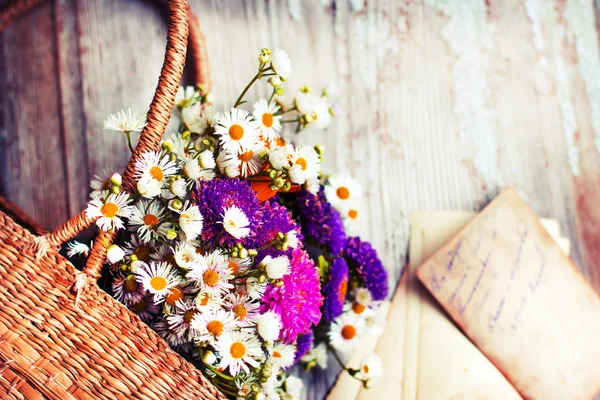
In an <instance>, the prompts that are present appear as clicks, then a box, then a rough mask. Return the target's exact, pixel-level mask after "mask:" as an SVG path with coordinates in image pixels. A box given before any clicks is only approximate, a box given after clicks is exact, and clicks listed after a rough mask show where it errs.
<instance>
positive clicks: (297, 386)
mask: <svg viewBox="0 0 600 400" xmlns="http://www.w3.org/2000/svg"><path fill="white" fill-rule="evenodd" d="M303 390H304V383H303V382H302V379H300V378H298V377H297V376H294V375H290V376H288V377H287V379H286V380H285V395H284V396H283V399H284V400H300V399H301V398H302V391H303Z"/></svg>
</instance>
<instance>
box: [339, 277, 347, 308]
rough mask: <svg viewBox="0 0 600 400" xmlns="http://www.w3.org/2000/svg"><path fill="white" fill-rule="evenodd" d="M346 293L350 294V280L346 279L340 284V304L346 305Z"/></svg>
mask: <svg viewBox="0 0 600 400" xmlns="http://www.w3.org/2000/svg"><path fill="white" fill-rule="evenodd" d="M346 293H348V278H347V277H345V278H344V280H343V281H342V283H341V284H340V288H339V290H338V298H339V300H340V303H342V304H343V303H344V300H345V299H346Z"/></svg>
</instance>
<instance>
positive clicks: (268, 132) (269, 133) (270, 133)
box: [252, 99, 282, 140]
mask: <svg viewBox="0 0 600 400" xmlns="http://www.w3.org/2000/svg"><path fill="white" fill-rule="evenodd" d="M279 109H280V107H279V106H278V105H277V104H276V103H267V100H265V99H260V100H259V101H258V102H256V103H254V112H253V113H252V115H253V116H254V119H255V120H256V122H258V128H259V130H260V134H261V135H262V136H263V137H264V138H265V139H267V140H275V139H277V138H278V137H279V136H280V133H281V129H282V127H281V122H280V120H281V116H280V115H275V113H277V111H279Z"/></svg>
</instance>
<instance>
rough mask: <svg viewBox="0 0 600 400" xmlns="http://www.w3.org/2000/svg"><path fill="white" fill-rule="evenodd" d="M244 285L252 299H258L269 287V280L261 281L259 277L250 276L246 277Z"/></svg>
mask: <svg viewBox="0 0 600 400" xmlns="http://www.w3.org/2000/svg"><path fill="white" fill-rule="evenodd" d="M244 286H245V287H246V293H247V294H248V296H250V298H251V299H253V300H257V299H260V298H261V297H262V296H263V295H264V294H265V290H266V289H267V282H266V281H265V282H264V283H260V282H259V281H258V278H255V277H250V278H248V279H246V281H245V282H244Z"/></svg>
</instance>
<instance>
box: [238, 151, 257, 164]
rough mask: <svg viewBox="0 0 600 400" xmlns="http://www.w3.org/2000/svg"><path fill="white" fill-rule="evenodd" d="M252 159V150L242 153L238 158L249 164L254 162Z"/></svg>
mask: <svg viewBox="0 0 600 400" xmlns="http://www.w3.org/2000/svg"><path fill="white" fill-rule="evenodd" d="M252 157H254V152H253V151H252V150H248V151H247V152H245V153H242V154H240V155H239V156H238V158H239V159H240V161H243V162H248V161H250V160H252Z"/></svg>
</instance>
